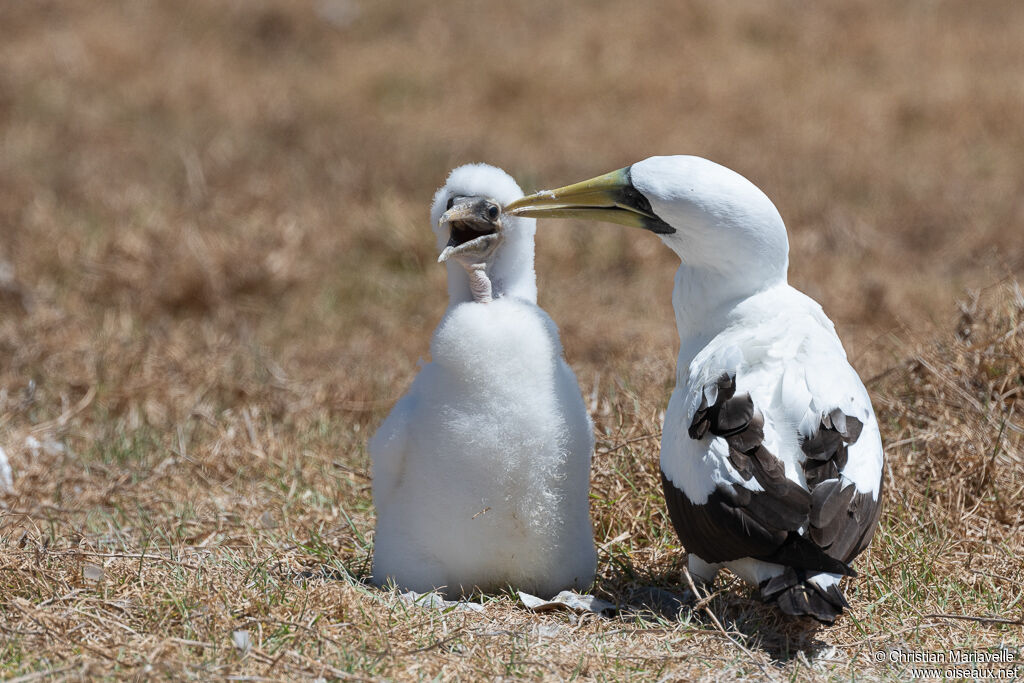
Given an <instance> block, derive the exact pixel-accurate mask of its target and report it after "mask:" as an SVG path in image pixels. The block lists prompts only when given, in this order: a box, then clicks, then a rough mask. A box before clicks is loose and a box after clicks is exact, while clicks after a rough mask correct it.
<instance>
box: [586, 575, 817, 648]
mask: <svg viewBox="0 0 1024 683" xmlns="http://www.w3.org/2000/svg"><path fill="white" fill-rule="evenodd" d="M683 566H684V565H683V563H682V562H681V561H678V560H677V561H676V562H673V563H672V564H671V565H669V566H661V567H657V568H655V569H653V570H643V569H638V568H636V567H633V566H632V565H631V564H630V563H629V562H628V561H627V562H621V561H612V562H610V563H609V568H610V569H611V571H610V572H609V573H608V574H606V575H605V576H604V577H602V578H601V579H599V580H598V583H597V586H596V587H595V593H596V594H598V595H600V596H601V597H603V598H604V599H606V600H608V601H610V602H613V603H615V605H616V606H617V607H618V616H619V618H620V619H634V620H636V621H638V622H639V623H640V624H642V625H645V626H650V627H654V626H675V625H681V626H682V625H689V626H691V627H693V628H698V629H700V630H703V631H715V632H718V633H720V634H721V635H722V636H723V637H727V638H729V639H731V640H733V641H734V642H736V643H739V644H741V645H742V646H744V647H746V648H748V649H750V650H755V651H760V652H763V653H764V654H766V655H768V656H769V657H771V658H772V659H773V660H775V661H777V662H779V663H780V664H782V663H786V662H788V661H790V660H792V659H794V658H797V657H798V656H800V654H801V653H802V654H803V655H804V657H807V658H813V657H815V656H817V655H819V654H821V653H823V652H827V651H828V650H829V649H830V648H831V646H830V644H829V643H827V642H825V641H824V640H822V639H821V638H819V635H820V634H821V633H822V630H823V628H824V627H823V625H822V624H820V623H818V622H817V621H815V620H814V619H810V618H797V617H790V616H787V615H784V614H782V613H781V612H779V611H778V610H777V609H776V608H775V607H774V606H772V605H770V604H766V603H764V602H762V601H761V600H760V599H759V598H758V597H757V591H752V590H751V589H750V588H749V587H747V586H746V585H745V584H743V583H742V582H741V581H740V580H739V579H736V578H728V579H726V578H725V576H728V575H727V574H726V575H724V576H723V575H720V576H719V578H718V579H717V580H716V582H715V583H714V584H713V585H712V586H710V587H708V589H707V592H704V591H702V596H701V597H700V598H698V596H695V595H694V594H693V592H692V591H691V590H690V589H689V585H688V584H687V583H686V579H685V577H684V575H683V573H682V567H683Z"/></svg>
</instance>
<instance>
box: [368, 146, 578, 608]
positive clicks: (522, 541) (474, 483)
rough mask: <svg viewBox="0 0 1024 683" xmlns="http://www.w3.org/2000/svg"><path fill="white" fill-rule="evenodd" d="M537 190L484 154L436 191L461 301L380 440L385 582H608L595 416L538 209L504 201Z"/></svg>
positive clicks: (377, 461) (537, 590) (534, 589)
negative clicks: (543, 272) (539, 257)
mask: <svg viewBox="0 0 1024 683" xmlns="http://www.w3.org/2000/svg"><path fill="white" fill-rule="evenodd" d="M522 195H523V193H522V190H520V189H519V186H518V185H517V184H516V182H515V181H514V180H513V179H512V178H511V177H510V176H509V175H507V174H506V173H505V172H504V171H502V170H500V169H497V168H494V167H492V166H486V165H483V164H474V165H467V166H461V167H459V168H457V169H455V170H454V171H452V173H451V175H450V176H449V177H448V180H447V182H446V184H445V185H444V187H442V188H441V189H440V190H438V191H437V194H436V195H435V196H434V201H433V206H432V208H431V213H430V221H431V225H432V226H433V228H434V232H435V234H436V236H437V246H438V250H439V251H440V253H441V256H440V259H439V260H440V261H445V262H446V263H447V268H448V294H449V301H448V309H447V311H446V312H445V314H444V318H443V319H442V320H441V323H440V324H439V325H438V328H437V330H436V331H435V332H434V336H433V339H432V340H431V344H430V352H431V355H432V361H431V362H429V363H426V364H425V365H424V366H423V367H422V369H421V370H420V372H419V374H418V375H417V377H416V379H415V380H414V381H413V384H412V386H411V387H410V388H409V391H408V392H407V393H406V394H405V396H403V397H402V398H401V400H399V401H398V403H397V404H396V405H395V407H394V409H393V410H392V411H391V413H390V415H388V417H387V419H386V420H385V421H384V423H383V424H382V425H381V426H380V429H379V430H378V431H377V433H376V434H375V435H374V436H373V438H372V439H371V440H370V442H369V451H370V458H371V460H372V468H373V499H374V504H375V506H376V508H377V529H376V537H375V544H374V545H375V547H374V558H373V570H372V573H373V580H374V582H375V583H377V584H378V585H382V584H385V583H388V582H391V581H393V582H394V583H395V584H396V585H397V586H399V587H400V588H402V589H403V590H413V591H417V592H426V591H429V590H432V589H440V590H441V591H442V592H444V593H445V594H446V595H448V596H451V597H454V596H457V595H459V594H463V595H465V594H469V593H472V592H473V591H474V590H477V589H479V590H482V591H484V592H492V591H497V590H501V589H503V588H506V587H509V586H513V587H515V588H517V589H519V590H522V591H526V592H527V593H532V594H536V595H540V596H542V597H551V596H553V595H555V594H557V593H558V592H559V591H561V590H563V589H572V588H584V587H586V586H587V585H588V584H590V583H591V582H592V581H593V578H594V572H595V568H596V557H597V556H596V551H595V548H594V537H593V529H592V527H591V524H590V510H589V483H590V457H591V454H592V452H593V449H594V435H593V425H592V423H591V421H590V417H589V415H588V414H587V411H586V408H585V405H584V403H583V397H582V396H581V395H580V389H579V385H578V384H577V382H576V376H575V375H574V374H573V372H572V370H571V369H570V368H569V366H568V365H567V364H566V362H565V360H564V358H563V356H562V346H561V343H560V341H559V337H558V328H557V327H556V326H555V324H554V322H552V320H551V318H549V317H548V316H547V314H546V313H545V312H544V311H543V310H541V309H540V308H539V307H538V306H537V286H536V280H535V274H534V269H533V255H534V244H533V241H534V232H535V230H536V221H534V220H533V219H532V218H516V217H512V216H504V215H502V213H501V207H502V205H503V204H504V203H506V202H509V201H512V200H513V199H517V198H519V197H521V196H522Z"/></svg>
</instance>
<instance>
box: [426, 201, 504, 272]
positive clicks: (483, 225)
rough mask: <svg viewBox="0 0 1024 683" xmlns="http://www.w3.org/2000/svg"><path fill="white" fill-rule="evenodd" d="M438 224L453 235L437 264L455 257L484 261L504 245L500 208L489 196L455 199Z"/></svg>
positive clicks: (449, 203) (450, 202)
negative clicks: (445, 227) (500, 245)
mask: <svg viewBox="0 0 1024 683" xmlns="http://www.w3.org/2000/svg"><path fill="white" fill-rule="evenodd" d="M439 224H440V225H441V227H444V226H445V225H447V226H448V230H449V235H450V236H449V239H448V244H446V245H445V247H444V249H443V250H442V251H441V255H440V256H439V257H438V259H437V261H438V263H441V262H444V261H447V260H448V259H449V258H451V257H453V256H456V257H460V258H464V259H468V260H473V261H484V260H486V259H487V258H489V257H490V256H491V255H492V254H493V253H494V250H495V249H497V247H498V245H499V244H500V243H501V239H502V234H501V233H502V224H501V209H500V208H499V206H498V203H497V202H496V201H494V200H493V199H490V198H487V197H452V198H451V199H449V200H448V208H447V210H446V211H445V212H444V213H443V214H442V215H441V219H440V221H439Z"/></svg>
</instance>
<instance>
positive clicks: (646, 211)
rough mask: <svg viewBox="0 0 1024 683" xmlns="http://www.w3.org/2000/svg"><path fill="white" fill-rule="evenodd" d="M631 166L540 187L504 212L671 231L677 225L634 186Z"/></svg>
mask: <svg viewBox="0 0 1024 683" xmlns="http://www.w3.org/2000/svg"><path fill="white" fill-rule="evenodd" d="M631 168H632V167H631V166H627V167H626V168H620V169H619V170H618V171H612V172H611V173H605V174H604V175H600V176H597V177H596V178H591V179H590V180H584V181H583V182H582V183H575V184H573V185H566V186H565V187H560V188H558V189H555V190H541V191H540V192H536V193H534V194H531V195H528V196H526V197H523V198H521V199H517V200H516V201H514V202H512V203H510V204H508V205H507V206H506V207H505V213H508V214H511V215H513V216H529V217H532V218H585V219H589V220H596V221H606V222H609V223H618V224H620V225H628V226H630V227H633V228H643V229H644V230H650V231H651V232H653V233H657V234H659V235H671V234H672V233H674V232H675V231H676V229H675V228H673V227H672V226H671V225H669V224H668V223H666V222H665V221H663V220H661V218H659V217H658V216H657V215H656V214H655V213H654V211H653V210H652V209H651V203H650V202H649V201H648V200H647V198H646V197H644V196H643V194H641V193H640V191H639V190H637V189H636V188H635V187H633V182H632V179H631V177H630V169H631Z"/></svg>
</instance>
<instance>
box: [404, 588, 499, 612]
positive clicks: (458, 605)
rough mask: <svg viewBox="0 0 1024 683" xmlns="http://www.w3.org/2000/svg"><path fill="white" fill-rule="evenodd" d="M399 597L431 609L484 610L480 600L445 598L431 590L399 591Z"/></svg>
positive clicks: (412, 603)
mask: <svg viewBox="0 0 1024 683" xmlns="http://www.w3.org/2000/svg"><path fill="white" fill-rule="evenodd" d="M398 597H399V599H401V600H402V601H403V602H407V603H409V604H410V605H416V606H418V607H429V608H431V609H441V610H447V609H452V610H454V611H456V612H483V611H484V606H483V605H481V604H480V603H478V602H466V601H464V600H445V599H444V596H442V595H441V594H440V593H437V592H436V591H430V592H429V593H417V592H416V591H406V592H405V593H399V595H398Z"/></svg>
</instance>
